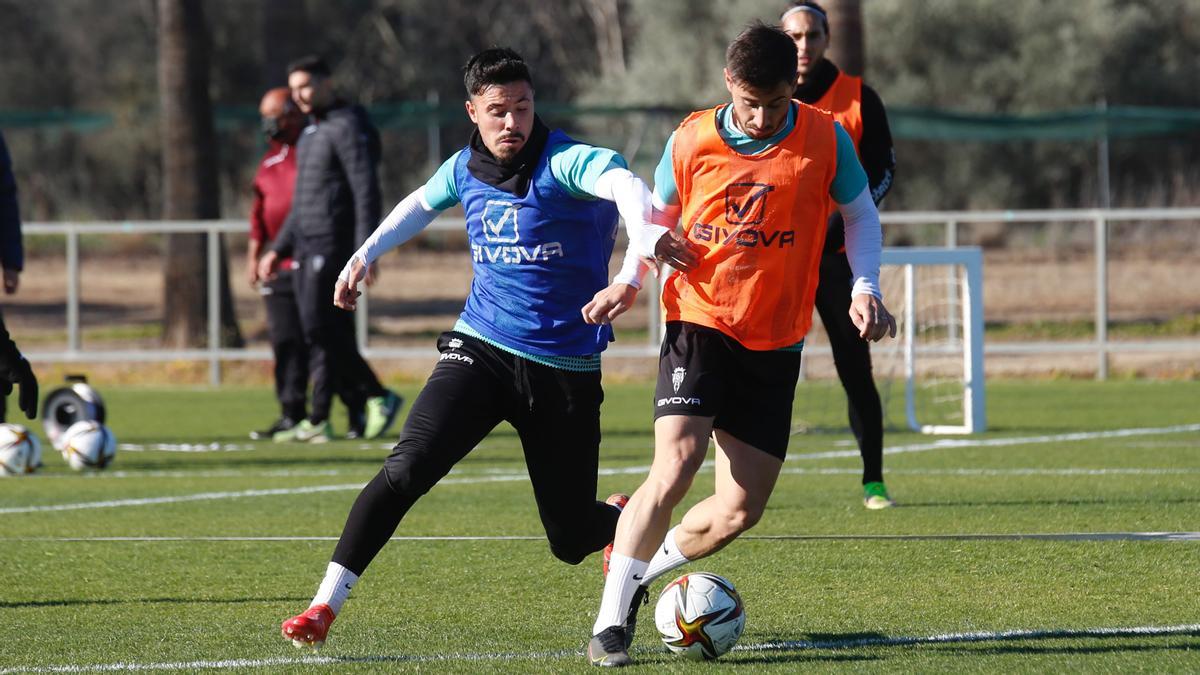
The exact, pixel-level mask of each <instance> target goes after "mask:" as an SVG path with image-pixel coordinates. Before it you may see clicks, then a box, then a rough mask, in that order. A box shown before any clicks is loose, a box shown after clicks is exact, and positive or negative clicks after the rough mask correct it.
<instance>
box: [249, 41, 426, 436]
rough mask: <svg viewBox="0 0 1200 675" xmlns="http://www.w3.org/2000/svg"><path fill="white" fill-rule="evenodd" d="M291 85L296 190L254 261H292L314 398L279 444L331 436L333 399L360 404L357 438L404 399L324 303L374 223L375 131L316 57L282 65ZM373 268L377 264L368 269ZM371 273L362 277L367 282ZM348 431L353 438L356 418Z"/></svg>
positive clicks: (268, 265)
mask: <svg viewBox="0 0 1200 675" xmlns="http://www.w3.org/2000/svg"><path fill="white" fill-rule="evenodd" d="M288 88H289V89H290V90H291V95H292V101H293V102H294V103H295V104H296V107H298V108H299V109H300V112H302V113H304V114H305V115H308V121H309V124H308V126H306V127H305V128H304V130H303V131H302V132H301V134H300V138H299V141H298V142H297V144H296V187H295V191H294V193H293V198H292V206H291V209H290V210H289V211H288V215H287V218H286V219H285V220H284V224H283V227H282V229H281V230H280V232H279V236H278V237H277V238H276V239H275V241H274V242H272V243H271V246H270V249H269V250H267V251H266V253H264V254H263V256H262V258H261V259H260V260H259V262H258V271H257V274H258V276H259V277H260V278H263V279H271V278H273V277H274V276H275V275H276V272H277V270H278V268H279V264H280V262H281V261H282V260H283V259H285V258H287V257H292V258H293V259H295V261H296V265H295V272H294V274H293V281H294V286H295V289H296V302H297V307H298V309H299V316H300V326H301V328H302V330H303V334H304V342H305V345H306V347H307V348H308V372H309V377H310V379H311V380H312V400H311V406H310V408H309V412H308V416H307V417H305V418H303V419H301V420H300V421H299V423H297V424H296V425H295V426H294V427H292V428H291V429H286V430H283V431H279V432H277V433H276V434H275V435H274V439H275V440H276V441H279V442H306V443H319V442H323V441H327V440H329V439H331V438H332V437H333V426H332V424H331V423H330V421H329V411H330V408H331V406H332V403H333V396H334V394H337V395H339V396H341V397H342V399H343V400H344V401H347V406H348V407H349V408H350V410H351V413H352V416H353V415H354V411H357V410H363V411H364V414H363V419H362V422H361V436H362V438H365V439H373V438H378V437H380V436H382V435H383V434H385V433H387V431H388V429H390V428H391V426H392V423H393V421H395V419H396V414H397V413H398V412H399V410H400V407H401V405H402V404H403V399H402V398H401V397H400V396H399V395H398V394H397V393H396V392H394V391H391V390H390V389H386V388H385V387H384V386H383V384H382V383H380V381H379V378H378V377H377V376H376V375H375V372H374V371H373V370H371V366H370V365H368V364H367V362H366V360H365V359H364V358H363V356H362V354H361V353H359V351H358V342H357V340H356V339H355V332H354V317H353V316H352V315H351V314H350V313H348V312H344V311H341V310H339V309H338V308H336V307H334V306H333V305H332V304H330V302H329V298H330V297H331V296H332V295H333V287H334V283H335V282H336V280H337V274H338V271H340V270H341V269H342V266H343V265H345V264H346V261H347V260H348V259H349V258H350V254H351V253H353V252H354V250H355V249H356V248H358V247H359V246H360V245H361V244H362V243H363V241H365V240H366V238H367V235H369V234H370V233H371V230H372V229H374V227H375V225H376V224H377V223H378V222H379V212H380V196H379V176H378V174H377V171H376V166H377V164H378V163H379V158H380V152H381V149H380V143H379V133H378V132H377V131H376V130H375V127H374V126H373V125H372V124H371V121H370V120H369V119H368V117H367V113H366V110H364V109H363V108H362V106H359V105H354V104H351V103H349V102H347V101H345V100H343V99H341V98H339V97H338V96H337V94H336V93H335V91H334V85H333V78H332V73H331V71H330V69H329V66H328V65H327V64H326V63H325V61H324V60H323V59H321V58H320V57H316V56H307V57H304V58H301V59H299V60H297V61H294V62H292V63H291V64H290V65H289V66H288ZM372 272H374V268H372ZM373 279H374V274H371V275H370V278H369V279H368V283H370V282H371V281H373ZM351 431H352V432H355V435H357V434H358V432H357V430H356V429H355V424H353V423H352V424H351Z"/></svg>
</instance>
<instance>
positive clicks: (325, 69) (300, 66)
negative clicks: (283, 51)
mask: <svg viewBox="0 0 1200 675" xmlns="http://www.w3.org/2000/svg"><path fill="white" fill-rule="evenodd" d="M296 72H305V73H308V74H309V75H315V76H317V77H329V76H330V75H332V74H333V71H331V70H330V69H329V64H328V63H325V59H323V58H321V57H319V56H317V55H316V54H309V55H308V56H301V57H300V58H298V59H296V60H295V61H292V62H291V63H289V64H288V67H287V74H288V75H291V74H292V73H296Z"/></svg>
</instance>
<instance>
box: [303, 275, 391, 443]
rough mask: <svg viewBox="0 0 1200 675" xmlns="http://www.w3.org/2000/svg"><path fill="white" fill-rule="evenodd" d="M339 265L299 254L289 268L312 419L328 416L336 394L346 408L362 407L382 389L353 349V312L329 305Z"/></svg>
mask: <svg viewBox="0 0 1200 675" xmlns="http://www.w3.org/2000/svg"><path fill="white" fill-rule="evenodd" d="M340 271H341V267H340V266H334V265H333V263H332V262H331V261H330V260H327V259H326V258H325V257H323V256H319V255H310V256H305V257H304V258H302V259H301V262H300V268H299V269H298V270H296V271H295V273H294V284H295V290H296V310H297V312H298V313H299V316H300V325H301V328H302V329H303V331H304V343H305V346H306V347H307V349H308V375H309V377H310V378H311V379H312V409H311V412H310V413H309V416H308V418H309V420H311V421H312V422H314V423H320V422H324V421H325V420H327V419H329V409H330V406H332V404H333V396H334V394H337V395H338V396H340V397H341V399H342V400H343V401H344V402H345V403H346V406H347V407H348V408H349V409H350V410H351V411H361V410H362V409H363V406H364V404H365V403H366V400H367V399H368V398H370V397H373V396H383V395H384V394H386V393H387V390H386V389H384V388H383V385H382V384H380V382H379V378H377V377H376V376H375V372H374V371H373V370H371V366H370V365H368V364H367V362H366V360H365V359H363V357H362V354H360V353H359V351H358V342H357V340H356V339H355V335H354V315H353V314H352V313H350V312H347V311H345V310H342V309H338V308H337V307H336V306H334V304H333V289H334V286H335V285H336V284H337V275H338V272H340Z"/></svg>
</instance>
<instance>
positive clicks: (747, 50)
mask: <svg viewBox="0 0 1200 675" xmlns="http://www.w3.org/2000/svg"><path fill="white" fill-rule="evenodd" d="M725 67H726V68H727V69H728V70H729V76H730V77H731V78H733V79H734V80H736V81H738V82H741V83H742V84H746V85H749V86H751V87H754V88H756V89H770V88H771V87H775V86H777V85H779V84H781V83H787V82H794V81H795V80H796V43H794V42H792V38H790V37H788V35H787V33H784V32H783V31H781V30H779V29H778V28H773V27H771V26H768V25H766V24H764V23H762V22H761V21H756V22H754V23H752V24H750V27H749V28H747V29H746V30H744V31H742V32H741V34H740V35H738V36H737V37H736V38H734V39H733V42H730V43H729V49H726V50H725Z"/></svg>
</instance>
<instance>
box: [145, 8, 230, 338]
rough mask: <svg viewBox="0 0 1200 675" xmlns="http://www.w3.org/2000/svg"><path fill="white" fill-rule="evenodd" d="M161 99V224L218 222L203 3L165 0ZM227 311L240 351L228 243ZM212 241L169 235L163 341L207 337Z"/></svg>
mask: <svg viewBox="0 0 1200 675" xmlns="http://www.w3.org/2000/svg"><path fill="white" fill-rule="evenodd" d="M158 35H159V59H158V79H159V99H160V102H161V106H160V108H161V121H160V128H161V133H162V147H163V153H162V157H163V163H162V166H163V218H164V219H166V220H209V219H216V218H219V217H220V215H221V213H220V204H221V199H220V190H219V188H218V185H217V157H216V151H217V144H216V138H215V136H216V134H215V133H214V130H213V120H212V103H211V102H210V100H209V94H208V49H209V44H208V29H207V26H206V25H205V22H204V13H203V9H202V5H201V0H159V2H158ZM220 250H221V261H220V264H221V275H220V279H221V282H222V283H221V296H222V297H221V309H222V312H221V314H222V328H223V331H222V332H223V335H224V337H225V342H226V343H227V344H231V345H240V343H241V336H240V333H239V331H238V328H237V322H236V320H235V319H234V316H233V299H232V295H231V294H230V292H229V280H228V274H227V273H226V262H225V255H224V250H225V249H224V245H223V242H222V245H221V246H220ZM206 251H207V235H205V234H169V235H167V237H166V265H165V267H164V274H163V278H164V285H163V303H164V313H163V342H164V343H166V344H168V345H170V346H174V347H177V348H181V347H196V346H201V345H203V344H205V340H206V338H207V333H208V331H207V323H208V322H207V314H208V284H207V282H206V280H207V278H208V272H207V265H206V263H205V260H206V258H207V256H206Z"/></svg>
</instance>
